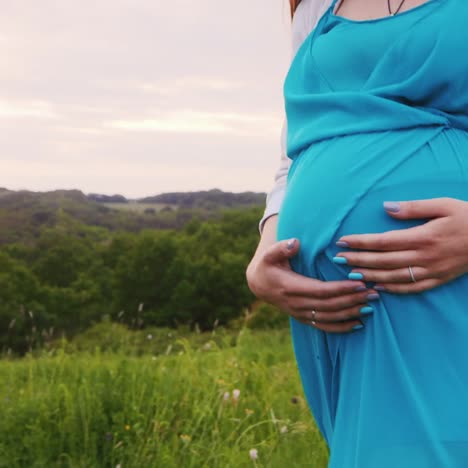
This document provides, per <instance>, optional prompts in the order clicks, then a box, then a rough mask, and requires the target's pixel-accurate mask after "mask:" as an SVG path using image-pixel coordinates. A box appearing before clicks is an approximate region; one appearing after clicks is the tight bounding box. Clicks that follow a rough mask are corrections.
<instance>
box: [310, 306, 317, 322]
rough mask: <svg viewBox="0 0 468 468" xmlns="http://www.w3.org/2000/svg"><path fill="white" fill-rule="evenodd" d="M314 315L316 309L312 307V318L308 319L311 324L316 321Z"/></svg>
mask: <svg viewBox="0 0 468 468" xmlns="http://www.w3.org/2000/svg"><path fill="white" fill-rule="evenodd" d="M316 315H317V311H316V310H315V309H312V320H311V321H310V323H311V324H312V325H315V324H316V323H317V322H316V320H315V316H316Z"/></svg>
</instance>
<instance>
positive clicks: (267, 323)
mask: <svg viewBox="0 0 468 468" xmlns="http://www.w3.org/2000/svg"><path fill="white" fill-rule="evenodd" d="M288 324H289V320H288V315H287V314H286V313H284V312H282V311H281V310H279V309H278V308H277V307H274V306H272V305H270V304H266V303H261V304H260V305H259V306H257V307H256V308H255V309H254V311H253V312H252V313H251V314H250V315H248V316H247V318H246V323H245V325H246V327H247V328H251V329H271V328H284V327H287V326H288Z"/></svg>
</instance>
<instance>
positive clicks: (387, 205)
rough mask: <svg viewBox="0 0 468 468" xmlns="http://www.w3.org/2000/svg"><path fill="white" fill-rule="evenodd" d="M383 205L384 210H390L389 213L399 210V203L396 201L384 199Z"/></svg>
mask: <svg viewBox="0 0 468 468" xmlns="http://www.w3.org/2000/svg"><path fill="white" fill-rule="evenodd" d="M383 206H384V209H385V211H390V213H398V212H399V211H400V204H399V203H398V202H390V201H386V202H384V204H383Z"/></svg>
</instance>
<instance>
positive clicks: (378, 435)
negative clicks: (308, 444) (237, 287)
mask: <svg viewBox="0 0 468 468" xmlns="http://www.w3.org/2000/svg"><path fill="white" fill-rule="evenodd" d="M387 10H388V11H387ZM467 43H468V8H466V4H465V2H464V0H426V1H425V2H424V1H421V0H419V1H418V0H413V1H411V0H407V2H405V0H403V1H402V0H399V1H398V2H397V4H395V2H392V1H387V0H342V1H338V2H337V0H334V1H333V2H332V5H331V6H330V7H329V8H328V9H327V10H326V11H325V13H324V14H323V16H322V17H321V19H320V21H319V22H318V24H317V26H316V27H315V29H314V30H313V31H312V32H311V33H310V34H309V35H308V36H307V37H306V38H305V40H304V41H303V42H302V45H301V46H300V48H299V50H298V51H297V53H296V55H295V57H294V59H293V61H292V64H291V67H290V69H289V72H288V74H287V76H286V80H285V83H284V95H285V108H286V116H287V124H288V125H287V148H286V150H287V154H288V156H289V157H290V158H291V160H292V162H291V166H290V167H289V171H288V181H287V189H286V194H285V197H284V200H283V202H282V206H281V210H280V213H279V218H278V226H277V239H278V240H279V241H282V240H288V239H292V238H295V239H298V240H299V243H300V250H299V251H298V253H297V255H295V256H294V257H293V258H291V266H292V269H293V270H294V272H295V274H298V273H299V274H300V275H301V276H299V275H297V276H296V278H297V280H298V282H301V288H302V289H305V284H306V283H304V282H303V281H304V279H303V278H305V277H307V279H308V280H309V281H310V282H309V283H307V285H308V286H310V290H311V292H313V294H311V299H310V301H309V302H308V304H310V308H309V311H308V312H305V311H304V310H302V311H298V310H295V313H292V315H293V317H295V318H292V319H291V329H292V338H293V343H294V349H295V354H296V359H297V362H298V367H299V371H300V375H301V378H302V383H303V387H304V391H305V394H306V397H307V400H308V403H309V405H310V407H311V409H312V412H313V414H314V417H315V419H316V421H317V424H318V426H319V428H320V430H321V432H322V434H323V435H324V437H325V439H326V441H327V443H328V446H329V447H330V465H329V466H330V467H333V468H387V467H388V468H390V467H392V468H394V467H408V468H409V467H411V468H432V467H433V468H436V467H437V468H441V467H447V468H462V467H466V466H468V359H467V351H466V348H467V343H468V275H466V274H465V273H466V249H467V243H466V237H468V227H467V226H466V219H467V217H468V211H467V206H468V205H467V200H468V55H466V54H465V53H464V46H465V45H466V44H467ZM393 200H424V201H423V202H419V203H418V202H416V203H413V204H405V203H398V202H396V201H393ZM384 201H387V203H386V204H385V208H386V211H385V210H383V209H382V203H383V202H384ZM306 207H310V208H307V209H306ZM409 207H413V208H412V209H413V211H412V213H411V214H412V216H407V215H406V214H405V210H407V209H408V208H409ZM389 214H390V215H391V216H389ZM400 215H401V216H400ZM404 218H406V219H404ZM408 218H414V219H408ZM454 220H455V221H454ZM463 229H464V233H465V234H466V236H465V237H463V236H460V232H463ZM382 233H384V234H382ZM451 235H452V239H453V242H446V241H445V243H441V239H443V240H446V239H451ZM262 237H263V236H262ZM449 244H453V245H449ZM281 245H284V244H281ZM289 247H291V250H294V249H296V250H294V252H296V251H297V248H296V247H294V245H293V244H292V243H289ZM444 249H445V251H446V252H447V259H446V262H445V264H444V254H443V253H444ZM457 249H458V250H457ZM421 251H423V252H425V255H424V256H421ZM457 251H458V252H461V253H464V255H465V259H464V260H463V261H461V262H459V263H457V260H456V257H457V255H454V252H457ZM274 252H276V254H275V253H274ZM461 253H460V256H461ZM449 254H450V255H449ZM259 255H260V254H256V256H259ZM269 255H270V256H271V257H274V256H275V255H276V256H278V255H279V254H278V251H277V250H276V251H275V250H274V249H273V250H270V252H269ZM270 260H271V258H270ZM261 263H262V262H260V261H257V262H256V263H255V262H252V264H251V266H250V267H249V269H250V270H249V271H248V278H249V276H250V279H249V284H253V283H254V280H253V279H252V278H253V277H255V274H256V269H258V268H259V265H260V264H261ZM263 263H265V261H264V262H263ZM432 265H433V267H434V271H436V272H437V273H436V274H435V273H433V271H431V266H432ZM283 267H284V265H283ZM283 269H284V268H283ZM265 271H266V270H265ZM285 274H286V273H285ZM288 274H289V272H288ZM291 274H292V272H291ZM257 275H258V273H257ZM349 280H356V283H354V289H357V290H358V291H354V292H352V289H350V288H351V287H352V286H350V285H353V282H352V281H349ZM320 285H322V286H320ZM326 285H330V286H329V287H328V288H327V287H326ZM331 285H333V286H331ZM337 285H340V286H337ZM264 286H265V285H264ZM365 287H367V288H369V289H368V290H367V291H362V290H363V289H365ZM320 288H321V289H320ZM333 288H335V289H333ZM340 288H341V289H340ZM371 288H373V289H371ZM412 288H413V289H412ZM253 289H255V288H253ZM257 289H259V290H260V289H261V288H257ZM376 290H377V291H379V293H380V298H379V300H376V301H373V303H372V307H369V306H364V307H363V304H361V303H362V302H363V301H364V300H365V297H366V296H364V295H363V294H367V295H368V298H369V299H375V298H376V296H377V295H376V294H375V291H376ZM314 291H315V292H314ZM369 291H370V293H369ZM296 293H297V294H296V295H299V291H298V290H297V291H296ZM397 293H405V294H397ZM259 295H260V296H261V297H262V296H263V297H266V298H267V299H268V294H266V293H263V294H259ZM329 296H334V302H330V301H329V302H326V299H327V298H329ZM272 297H273V296H272ZM273 299H276V300H272V302H276V303H280V305H282V304H281V301H283V299H278V298H274V297H273ZM345 299H346V301H347V302H346V301H345ZM284 301H286V302H287V300H284ZM284 301H283V302H284ZM314 301H316V302H315V304H317V305H315V304H314ZM340 301H341V303H340ZM290 302H291V301H290ZM337 303H340V304H341V305H340V307H341V308H342V309H343V311H344V312H339V311H338V310H339V309H340V307H338V306H337ZM345 303H347V304H348V305H347V306H345V305H344V304H345ZM304 304H306V302H305V301H304ZM331 304H333V306H332V305H331ZM283 305H284V304H283ZM324 305H326V307H321V306H324ZM346 307H347V308H346ZM285 309H287V310H293V309H295V308H294V307H293V306H291V305H287V307H285ZM307 318H309V320H308V323H307ZM340 331H341V332H342V333H331V332H340ZM344 331H351V332H350V333H344Z"/></svg>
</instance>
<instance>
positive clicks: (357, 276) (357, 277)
mask: <svg viewBox="0 0 468 468" xmlns="http://www.w3.org/2000/svg"><path fill="white" fill-rule="evenodd" d="M348 279H350V280H362V279H364V276H363V274H362V273H350V274H349V275H348Z"/></svg>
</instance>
